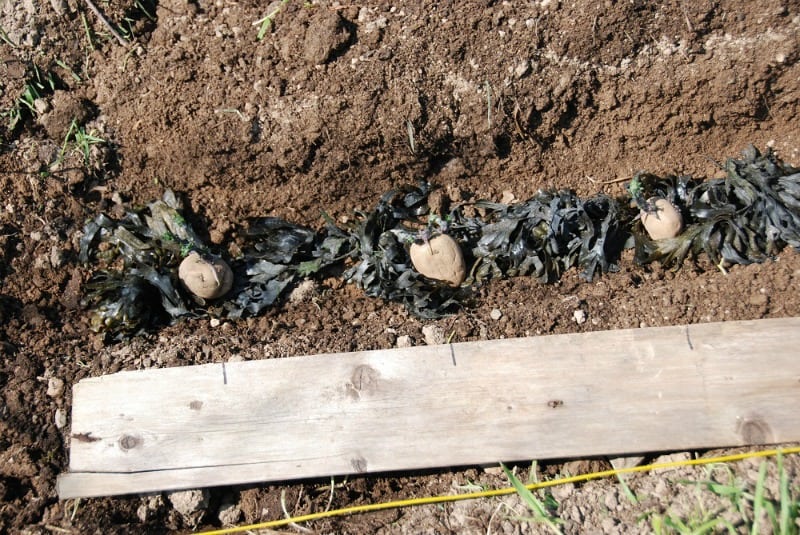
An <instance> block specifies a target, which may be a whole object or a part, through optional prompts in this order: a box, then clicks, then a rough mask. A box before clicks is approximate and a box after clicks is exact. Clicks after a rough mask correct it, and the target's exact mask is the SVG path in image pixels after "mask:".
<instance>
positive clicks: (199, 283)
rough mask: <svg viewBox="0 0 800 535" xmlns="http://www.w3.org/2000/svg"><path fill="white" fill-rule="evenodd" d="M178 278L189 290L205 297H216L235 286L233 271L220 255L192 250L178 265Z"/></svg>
mask: <svg viewBox="0 0 800 535" xmlns="http://www.w3.org/2000/svg"><path fill="white" fill-rule="evenodd" d="M178 278H179V279H180V280H181V282H182V283H183V285H184V286H185V287H186V289H187V290H189V291H190V292H192V293H193V294H194V295H196V296H197V297H201V298H203V299H216V298H218V297H222V296H223V295H225V294H226V293H228V292H229V291H230V289H231V287H232V286H233V271H231V268H230V266H228V264H227V263H226V262H225V261H224V260H222V259H221V258H218V257H212V256H201V255H200V254H199V253H197V252H195V251H192V252H191V253H189V255H188V256H187V257H186V258H184V259H183V261H182V262H181V265H180V266H178Z"/></svg>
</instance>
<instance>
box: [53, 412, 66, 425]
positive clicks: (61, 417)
mask: <svg viewBox="0 0 800 535" xmlns="http://www.w3.org/2000/svg"><path fill="white" fill-rule="evenodd" d="M53 422H54V423H55V424H56V428H57V429H63V428H64V427H66V425H67V414H66V413H65V412H64V409H61V408H59V409H56V414H55V416H53Z"/></svg>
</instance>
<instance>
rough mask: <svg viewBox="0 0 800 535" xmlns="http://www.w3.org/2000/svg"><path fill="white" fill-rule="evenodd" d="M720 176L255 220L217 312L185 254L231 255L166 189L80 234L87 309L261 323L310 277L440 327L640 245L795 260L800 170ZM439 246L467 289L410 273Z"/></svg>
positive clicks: (99, 321)
mask: <svg viewBox="0 0 800 535" xmlns="http://www.w3.org/2000/svg"><path fill="white" fill-rule="evenodd" d="M722 168H723V169H724V170H725V172H726V176H725V178H720V179H714V180H706V181H702V180H695V179H693V178H692V177H690V176H680V177H676V176H666V177H658V176H655V175H651V174H647V173H637V174H636V175H635V176H634V177H633V179H632V180H631V183H630V185H629V193H630V197H626V198H620V199H613V198H611V197H608V196H606V195H602V194H601V195H596V196H593V197H590V198H588V199H581V198H579V197H578V196H576V195H575V194H574V193H573V192H570V191H555V192H545V191H542V192H539V193H537V194H536V195H535V196H533V197H532V198H530V199H528V200H526V201H524V202H520V203H513V204H504V203H495V202H489V201H476V202H471V203H464V204H459V205H455V206H453V207H447V209H446V210H443V209H442V207H441V206H439V209H438V210H434V209H433V208H432V207H431V204H432V203H431V202H430V201H431V192H432V186H431V185H430V184H428V183H427V182H424V181H421V182H420V183H419V184H417V185H413V186H405V187H401V188H398V189H394V190H391V191H389V192H387V193H385V194H384V195H383V196H382V197H381V198H380V200H379V201H378V203H377V205H376V206H375V208H374V209H373V210H371V211H369V212H357V216H358V217H357V218H356V221H355V223H353V224H351V225H349V226H347V227H344V228H342V227H339V226H337V225H336V224H334V222H333V221H332V220H331V219H330V218H328V217H327V216H326V217H325V219H326V225H325V227H324V228H323V229H322V230H321V231H319V232H317V231H314V230H312V229H310V228H307V227H303V226H300V225H296V224H294V223H291V222H289V221H286V220H283V219H279V218H274V217H264V218H259V219H255V220H252V221H249V222H248V225H247V228H246V230H245V232H244V233H243V239H244V247H243V248H242V249H241V254H238V255H237V256H236V257H234V258H225V260H227V262H228V263H229V264H230V266H231V268H232V270H233V274H234V283H233V287H232V288H231V290H230V291H229V292H227V293H226V294H225V295H224V296H223V297H221V298H219V299H213V300H206V299H202V298H199V297H197V296H195V295H193V294H192V293H190V292H188V291H187V290H186V289H185V288H184V287H183V286H182V284H181V283H180V282H179V280H178V276H177V271H178V266H179V264H180V262H181V261H182V259H183V258H185V257H186V256H187V255H189V254H190V253H192V252H196V253H198V254H202V255H206V256H222V257H225V256H226V255H225V252H224V251H213V250H211V249H210V247H209V246H208V245H207V244H205V243H203V241H202V240H201V239H200V238H199V237H198V235H197V233H196V232H195V231H194V230H193V229H192V227H191V226H190V225H189V224H188V223H187V221H186V219H185V217H184V214H183V211H184V210H183V206H182V203H181V200H180V199H179V198H178V196H177V195H175V194H174V193H173V192H172V191H169V190H168V191H166V192H165V194H164V196H163V198H162V199H160V200H157V201H154V202H152V203H150V204H149V205H147V206H145V207H142V208H139V209H130V210H128V211H127V212H126V214H125V215H124V217H122V218H121V219H112V218H111V217H108V216H107V215H105V214H100V215H98V216H97V217H96V218H95V219H94V220H92V221H90V222H89V223H87V225H86V227H85V229H84V235H83V238H82V240H81V247H80V260H81V262H83V263H84V264H89V263H93V264H94V265H95V267H96V268H97V269H96V271H95V272H94V274H93V275H92V277H91V279H90V281H89V283H88V284H87V285H86V296H85V304H86V306H87V307H88V308H89V309H90V321H91V326H92V328H93V329H94V330H95V331H97V332H103V333H105V335H106V337H107V338H108V339H121V338H124V337H126V336H130V335H133V334H137V333H139V332H142V331H144V330H147V329H149V328H153V327H157V326H158V325H163V324H165V323H168V322H173V321H176V320H178V319H181V318H190V317H209V316H210V317H227V318H240V317H243V316H254V315H258V314H259V313H261V312H262V311H263V310H264V309H266V308H267V307H270V306H271V305H273V304H275V303H276V302H277V301H278V300H279V299H280V298H281V296H283V295H284V294H286V293H287V292H288V291H289V290H290V289H291V288H292V287H293V286H294V285H296V284H297V283H298V282H299V281H301V280H303V279H304V278H309V277H323V276H326V277H327V276H331V273H336V274H337V275H340V276H341V277H342V278H343V279H344V280H345V281H347V282H351V283H354V284H356V285H358V286H359V287H360V288H362V289H363V290H364V292H365V293H366V294H367V295H369V296H372V297H377V298H382V299H386V300H390V301H396V302H401V303H403V304H404V305H405V306H406V307H407V308H408V309H409V310H410V311H411V312H412V313H413V314H415V315H416V316H419V317H422V318H435V317H439V316H442V315H445V314H450V313H454V312H456V311H458V309H459V308H460V307H463V306H465V305H466V304H468V302H469V299H470V296H471V295H472V292H473V291H474V288H475V287H476V286H479V285H481V284H484V283H486V282H488V281H490V280H492V279H495V278H504V277H515V276H532V277H535V278H536V279H537V280H538V281H541V282H544V283H547V282H551V281H554V280H556V279H558V278H559V277H560V276H561V274H562V273H564V272H565V271H566V270H568V269H572V268H577V269H580V270H581V276H582V277H583V278H584V279H585V280H587V281H591V280H592V279H593V278H594V277H595V276H597V275H598V274H603V273H608V272H613V271H616V270H617V265H616V261H617V260H618V258H619V256H620V254H621V252H622V251H623V249H625V248H626V247H635V251H636V255H635V258H636V261H637V262H638V263H640V264H648V263H651V262H660V263H662V264H663V265H664V266H669V267H679V266H680V265H681V264H682V263H683V262H684V261H685V260H686V259H687V258H691V259H696V258H698V257H699V256H700V255H702V254H706V255H707V256H708V257H709V258H710V259H711V260H712V261H713V262H714V263H715V264H717V265H718V266H719V267H720V268H721V269H724V267H725V265H730V264H748V263H752V262H763V261H764V260H766V259H767V258H770V257H772V256H774V255H775V254H777V253H778V252H779V251H780V250H781V249H783V248H784V247H785V246H786V245H789V246H791V247H793V248H795V250H800V170H798V169H795V168H794V167H791V166H789V165H787V164H784V163H782V162H780V161H779V160H778V159H777V158H776V157H775V156H774V154H773V153H772V152H771V151H769V150H768V151H767V152H766V154H763V155H762V154H761V153H759V151H758V150H756V149H755V148H754V147H752V146H751V147H748V148H747V149H746V150H745V151H744V152H743V154H742V158H741V159H729V160H727V161H726V163H725V164H724V166H722ZM657 197H660V198H664V199H667V200H668V201H669V202H671V203H672V204H673V205H674V206H675V207H676V208H677V210H678V211H679V212H680V214H681V215H682V217H683V221H684V223H685V224H684V227H683V232H682V233H680V234H679V235H678V236H677V237H675V238H668V239H659V240H653V239H651V238H649V236H648V235H647V233H646V232H645V231H644V229H643V228H642V224H641V222H640V221H639V215H640V213H645V212H647V211H650V210H651V208H650V207H649V206H650V201H649V199H653V198H657ZM637 206H638V208H639V209H637ZM640 210H641V212H640ZM435 234H447V235H449V236H450V237H451V238H453V239H454V240H456V242H457V243H458V245H459V246H460V248H461V251H462V253H463V256H464V257H465V263H466V265H467V266H469V267H470V269H469V273H468V275H467V276H466V278H465V280H464V282H463V283H462V284H460V285H457V286H455V287H454V286H451V285H448V284H445V283H443V282H439V281H436V280H433V279H429V278H427V277H425V276H423V275H421V274H420V273H419V272H418V271H417V270H415V269H414V267H413V265H412V263H411V260H410V257H409V246H410V244H412V243H414V242H417V243H419V242H420V241H426V240H427V239H428V238H429V237H430V236H432V235H435Z"/></svg>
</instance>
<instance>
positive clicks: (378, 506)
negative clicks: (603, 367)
mask: <svg viewBox="0 0 800 535" xmlns="http://www.w3.org/2000/svg"><path fill="white" fill-rule="evenodd" d="M796 453H800V447H794V448H779V449H773V450H764V451H751V452H747V453H737V454H734V455H723V456H720V457H708V458H704V459H689V460H685V461H673V462H667V463H656V464H646V465H642V466H633V467H631V468H620V469H615V470H603V471H601V472H591V473H589V474H583V475H579V476H572V477H565V478H562V479H553V480H550V481H541V482H539V483H531V484H530V485H525V486H526V487H527V488H528V489H529V490H536V489H543V488H547V487H555V486H556V485H564V484H566V483H578V482H583V481H591V480H594V479H601V478H604V477H610V476H615V475H619V474H630V473H633V472H648V471H650V470H660V469H664V468H676V467H681V466H696V465H703V464H714V463H730V462H734V461H741V460H743V459H752V458H756V457H774V456H776V455H779V454H782V455H790V454H796ZM515 492H516V489H514V488H513V487H505V488H502V489H495V490H486V491H482V492H471V493H468V494H454V495H447V496H428V497H425V498H411V499H408V500H396V501H392V502H384V503H371V504H366V505H354V506H352V507H345V508H342V509H332V510H330V511H320V512H319V513H311V514H308V515H301V516H295V517H291V518H282V519H280V520H270V521H269V522H260V523H258V524H250V525H247V526H236V527H231V528H223V529H217V530H213V531H204V532H203V534H204V535H225V534H228V533H242V532H245V531H251V530H255V529H267V528H277V527H281V526H286V525H288V524H296V523H299V522H308V521H309V520H319V519H321V518H330V517H334V516H345V515H352V514H357V513H367V512H369V511H382V510H384V509H399V508H401V507H411V506H414V505H430V504H436V503H444V502H457V501H461V500H474V499H476V498H489V497H492V496H503V495H506V494H514V493H515Z"/></svg>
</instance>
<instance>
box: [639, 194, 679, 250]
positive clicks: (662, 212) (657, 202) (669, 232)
mask: <svg viewBox="0 0 800 535" xmlns="http://www.w3.org/2000/svg"><path fill="white" fill-rule="evenodd" d="M639 217H640V219H641V220H642V225H644V229H645V230H646V231H647V233H648V234H649V235H650V238H652V239H654V240H664V239H667V238H675V237H676V236H678V235H679V234H680V233H681V231H682V230H683V217H682V216H681V213H680V211H679V210H678V208H677V207H676V206H675V205H674V204H672V203H671V202H669V201H668V200H667V199H664V198H662V197H651V198H649V199H647V207H646V208H643V209H640V211H639Z"/></svg>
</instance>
